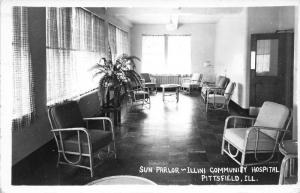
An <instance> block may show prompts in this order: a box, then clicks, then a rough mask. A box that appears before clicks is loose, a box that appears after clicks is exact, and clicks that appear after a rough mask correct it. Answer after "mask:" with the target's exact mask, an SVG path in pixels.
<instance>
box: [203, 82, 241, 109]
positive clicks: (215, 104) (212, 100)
mask: <svg viewBox="0 0 300 193" xmlns="http://www.w3.org/2000/svg"><path fill="white" fill-rule="evenodd" d="M235 86H236V84H235V82H231V83H229V85H228V86H227V87H226V90H225V92H223V89H221V90H219V89H217V88H214V89H212V90H210V89H209V90H208V91H209V92H210V93H211V94H208V95H207V98H206V100H205V109H206V112H207V110H208V109H212V110H227V111H228V112H229V102H230V99H231V97H232V94H233V91H234V89H235ZM220 93H221V94H220Z"/></svg>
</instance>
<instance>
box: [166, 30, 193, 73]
mask: <svg viewBox="0 0 300 193" xmlns="http://www.w3.org/2000/svg"><path fill="white" fill-rule="evenodd" d="M167 38H168V40H167V41H168V63H167V68H168V72H169V73H172V74H190V73H191V37H190V36H187V35H183V36H167Z"/></svg>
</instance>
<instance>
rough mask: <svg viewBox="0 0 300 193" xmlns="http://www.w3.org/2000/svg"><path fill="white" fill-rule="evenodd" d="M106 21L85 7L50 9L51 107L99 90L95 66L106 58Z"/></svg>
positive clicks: (48, 51)
mask: <svg viewBox="0 0 300 193" xmlns="http://www.w3.org/2000/svg"><path fill="white" fill-rule="evenodd" d="M104 38H105V36H104V21H103V20H101V19H100V18H98V17H96V16H94V15H93V14H91V13H89V12H87V11H85V10H84V9H81V8H47V104H48V105H51V104H54V103H57V102H62V101H64V100H67V99H70V98H72V97H75V96H78V95H80V94H83V93H85V92H88V91H89V90H92V89H94V88H96V87H97V82H96V80H93V78H92V72H91V71H90V70H89V69H90V68H91V66H93V65H94V64H96V62H98V61H99V60H100V58H102V57H104V56H105V39H104Z"/></svg>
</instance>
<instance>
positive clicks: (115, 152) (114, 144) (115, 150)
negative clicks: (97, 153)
mask: <svg viewBox="0 0 300 193" xmlns="http://www.w3.org/2000/svg"><path fill="white" fill-rule="evenodd" d="M113 146H114V154H115V159H117V149H116V143H115V142H113Z"/></svg>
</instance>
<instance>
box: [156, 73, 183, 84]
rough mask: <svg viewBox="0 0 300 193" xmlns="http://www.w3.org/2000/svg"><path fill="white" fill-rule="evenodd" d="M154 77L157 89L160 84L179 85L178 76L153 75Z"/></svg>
mask: <svg viewBox="0 0 300 193" xmlns="http://www.w3.org/2000/svg"><path fill="white" fill-rule="evenodd" d="M154 77H155V79H156V85H157V86H158V87H160V85H161V84H180V75H154Z"/></svg>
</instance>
